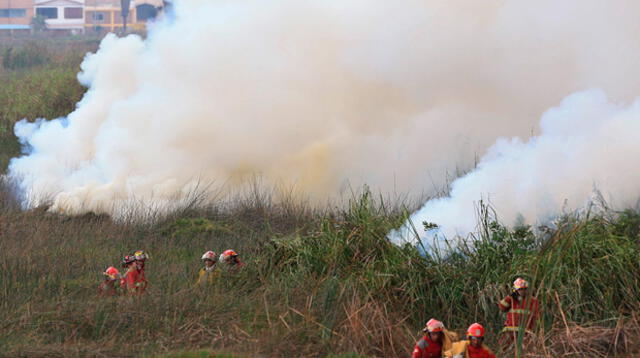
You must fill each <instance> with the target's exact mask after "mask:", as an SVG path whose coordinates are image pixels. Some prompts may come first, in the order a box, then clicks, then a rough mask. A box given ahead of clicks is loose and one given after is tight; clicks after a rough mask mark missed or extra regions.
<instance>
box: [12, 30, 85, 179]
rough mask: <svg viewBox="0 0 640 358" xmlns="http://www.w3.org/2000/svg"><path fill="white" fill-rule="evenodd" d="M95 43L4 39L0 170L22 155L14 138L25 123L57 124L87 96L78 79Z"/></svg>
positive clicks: (69, 40)
mask: <svg viewBox="0 0 640 358" xmlns="http://www.w3.org/2000/svg"><path fill="white" fill-rule="evenodd" d="M96 48H97V40H96V39H93V38H75V39H64V38H63V39H51V38H35V39H20V40H16V39H11V38H0V63H2V66H0V168H2V169H1V170H2V171H4V170H5V168H6V167H7V164H8V163H9V160H10V158H12V157H15V156H17V155H19V154H20V147H19V145H18V142H17V139H16V138H15V136H14V134H13V126H14V124H15V123H16V122H17V121H19V120H21V119H23V118H26V119H29V120H35V119H37V118H47V119H53V118H58V117H62V116H65V115H67V114H69V113H70V112H71V111H73V109H74V108H75V104H76V103H77V102H78V101H79V100H80V98H81V97H82V95H83V94H84V91H85V88H83V87H82V86H81V85H80V84H79V83H78V80H77V78H76V75H77V73H78V71H79V69H80V67H79V65H80V62H81V60H82V58H83V56H84V54H85V53H86V52H89V51H94V50H95V49H96Z"/></svg>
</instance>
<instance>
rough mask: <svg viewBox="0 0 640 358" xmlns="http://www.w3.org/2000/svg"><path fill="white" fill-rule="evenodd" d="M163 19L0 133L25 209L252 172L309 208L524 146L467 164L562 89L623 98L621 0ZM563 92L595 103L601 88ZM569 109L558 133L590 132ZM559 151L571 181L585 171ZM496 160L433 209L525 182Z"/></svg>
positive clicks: (94, 203)
mask: <svg viewBox="0 0 640 358" xmlns="http://www.w3.org/2000/svg"><path fill="white" fill-rule="evenodd" d="M174 10H175V16H174V17H172V19H171V21H164V22H162V21H161V22H159V23H156V24H155V25H154V26H153V28H152V29H151V31H150V34H149V37H148V38H147V39H146V40H143V39H141V38H140V37H138V36H135V35H130V36H127V37H126V38H116V37H115V36H113V35H111V36H107V37H106V38H105V39H104V40H103V41H102V43H101V45H100V49H99V50H98V51H97V53H95V54H91V55H88V56H87V58H86V59H85V61H84V62H83V64H82V72H81V73H80V74H79V76H78V78H79V80H80V81H81V82H82V83H83V84H84V85H86V86H87V87H88V91H87V93H86V95H85V96H84V98H83V99H82V100H81V102H80V103H78V106H77V109H76V110H75V111H74V112H72V113H70V114H69V115H68V116H67V117H66V118H62V119H55V120H50V121H46V120H38V121H35V122H28V121H22V122H20V123H18V124H17V125H16V128H15V132H16V135H17V136H18V137H19V138H20V140H21V141H22V142H23V143H24V144H25V148H26V150H28V152H27V154H26V155H25V156H23V157H20V158H16V159H14V160H12V162H11V164H10V167H9V175H10V176H12V177H15V178H17V179H18V180H20V183H21V188H22V190H23V194H24V197H25V200H26V204H27V206H31V207H32V206H37V205H40V204H42V203H43V202H44V201H45V200H52V201H53V205H52V207H51V210H54V211H61V212H65V213H69V214H79V213H84V212H88V211H93V212H97V213H110V214H114V210H115V209H114V208H117V207H118V205H119V204H122V203H126V202H129V201H131V200H132V199H135V200H136V201H139V202H143V203H148V204H150V205H162V204H163V203H168V202H172V200H174V199H175V198H176V197H180V195H181V194H186V193H189V192H191V191H192V190H193V188H194V187H195V186H196V185H198V183H211V182H212V183H214V186H213V187H215V186H216V185H221V183H227V184H229V183H230V185H233V183H238V182H241V181H242V180H243V179H244V178H246V177H248V176H252V175H254V174H260V175H262V176H263V177H264V178H265V179H266V180H267V182H268V184H273V185H275V184H284V185H292V186H295V188H296V189H297V190H299V191H300V192H303V193H306V194H309V195H310V196H312V197H313V198H315V199H319V200H324V199H326V198H328V197H331V196H334V195H337V194H339V192H340V190H342V189H343V188H344V187H345V182H347V181H348V182H349V183H350V184H351V185H352V186H354V187H357V186H359V185H362V184H368V185H370V186H371V187H372V188H373V189H374V190H381V191H383V192H391V191H394V192H413V193H419V192H422V191H427V192H428V191H429V190H431V189H432V188H434V187H436V188H437V187H439V186H441V185H443V184H444V182H445V178H446V175H445V173H446V172H452V171H454V170H455V168H469V167H471V166H472V164H473V163H474V158H475V157H476V155H482V154H484V153H485V152H486V150H487V148H489V147H490V146H491V145H492V144H493V143H494V142H495V140H496V139H497V138H501V137H509V138H510V137H517V138H522V139H521V142H518V140H517V139H516V140H513V141H511V142H505V141H501V142H499V143H498V144H496V145H494V146H493V147H492V149H491V150H490V151H489V153H488V154H487V155H488V157H486V158H484V159H483V160H482V162H483V163H488V162H491V158H493V156H496V155H497V154H496V153H500V155H498V156H505V154H504V153H502V152H503V151H508V150H516V151H517V150H519V151H520V152H522V151H524V150H523V149H522V147H530V146H531V145H530V144H529V143H530V142H526V140H527V139H528V138H529V137H530V136H531V135H532V134H534V135H535V134H537V133H539V128H540V127H539V125H538V120H539V118H540V115H541V114H542V113H543V112H545V110H546V109H548V108H550V107H552V106H555V105H557V104H558V103H559V102H560V101H561V99H562V98H564V97H565V96H567V95H568V94H570V93H573V92H576V91H581V90H584V89H585V88H600V89H602V91H604V92H605V93H606V94H607V95H608V96H609V97H610V98H611V100H612V101H614V103H617V102H620V101H621V102H630V101H632V100H633V98H635V97H636V96H637V95H638V94H640V81H638V80H637V78H638V72H639V70H638V69H639V68H640V67H639V66H638V65H639V62H640V58H639V54H640V42H639V41H637V34H638V33H640V31H639V30H640V22H638V21H637V15H638V14H639V11H638V10H640V3H638V2H636V1H617V2H606V3H605V2H603V1H595V0H594V1H589V0H575V1H562V2H558V1H536V2H531V1H504V0H501V1H497V0H496V1H483V2H469V1H455V0H454V1H452V0H446V1H445V0H443V1H424V0H420V1H418V0H415V1H414V0H402V1H394V2H390V1H382V0H379V1H378V0H366V1H365V0H326V1H311V0H278V1H275V0H273V1H266V0H260V1H258V0H243V1H237V0H234V1H223V0H218V1H216V0H207V1H204V0H182V1H180V0H178V1H176V3H175V6H174ZM577 96H578V97H579V98H586V99H583V100H580V101H578V100H576V101H578V102H580V103H581V105H584V106H586V107H589V106H590V104H589V103H583V102H585V101H586V102H589V101H590V100H594V101H599V102H598V103H599V104H600V105H603V106H605V107H607V106H608V105H606V104H602V102H603V101H604V100H602V97H603V96H604V95H602V94H598V95H595V94H581V95H577ZM568 101H569V102H571V101H572V100H568ZM604 103H608V102H607V101H604ZM565 106H570V107H571V109H570V110H571V111H573V110H577V109H576V108H574V106H573V105H569V104H563V105H561V107H559V108H560V109H561V108H564V107H565ZM576 106H577V105H576ZM586 107H585V108H586ZM598 108H600V107H598ZM577 111H578V112H579V110H577ZM627 111H632V110H631V109H628V110H627ZM613 112H615V111H612V110H611V111H604V110H603V112H599V113H602V115H603V116H602V118H599V119H598V120H605V119H607V118H609V114H611V113H613ZM623 112H624V111H623ZM549 113H552V112H548V114H547V115H546V116H550V115H551V114H549ZM580 113H582V112H580ZM625 113H627V112H625ZM570 117H571V119H566V120H562V121H564V122H566V123H570V127H568V128H570V129H573V128H574V126H575V127H578V128H581V127H585V126H595V127H597V126H598V125H599V124H598V123H600V122H598V121H597V120H595V119H594V120H593V121H590V120H587V119H586V118H583V117H581V116H577V117H576V116H574V115H572V116H570ZM545 118H546V117H545ZM562 121H561V122H562ZM549 122H551V120H549ZM629 122H633V121H632V120H630V121H629ZM544 123H545V120H544V119H543V127H544ZM595 127H594V128H595ZM588 130H589V129H588V128H587V129H585V131H588ZM594 130H595V129H594ZM628 130H629V131H628V132H627V133H628V134H629V135H632V133H633V132H632V128H629V129H628ZM554 131H555V130H553V129H549V132H550V133H553V132H554ZM621 131H623V132H625V130H624V128H623V129H622V130H621ZM545 133H546V132H545V131H544V128H543V131H542V134H541V136H540V137H539V138H543V137H544V136H545ZM589 133H592V132H589ZM600 139H601V140H602V142H600V143H593V148H591V152H589V153H588V154H594V152H595V153H600V155H602V156H604V154H602V153H603V151H604V150H605V149H607V147H608V146H609V145H610V144H611V143H607V142H605V140H616V139H615V138H609V137H606V138H605V137H600ZM505 143H511V144H509V145H507V144H505ZM518 143H520V144H518ZM512 147H513V148H512ZM550 148H554V147H550ZM532 151H535V150H532ZM573 153H575V155H577V156H579V155H583V154H585V153H586V152H585V151H580V150H576V151H574V152H573ZM515 155H516V153H514V154H508V155H506V156H507V157H511V158H514V159H512V161H519V159H517V157H514V156H515ZM530 155H532V156H535V155H534V154H530ZM540 158H542V156H541V157H540ZM569 159H570V160H571V161H572V165H573V170H575V171H577V172H576V173H575V175H574V176H572V177H570V178H575V177H582V176H585V177H588V176H589V175H592V174H594V173H596V172H597V171H596V170H592V169H589V168H581V167H577V166H576V164H577V163H586V161H584V160H576V158H573V157H572V158H567V160H569ZM484 165H485V164H482V166H484ZM556 165H557V166H562V165H563V164H562V163H559V162H558V163H556ZM610 165H611V167H609V169H610V170H612V171H618V172H619V171H621V170H622V169H623V168H626V166H625V167H613V165H625V162H622V161H620V160H616V161H614V162H612V163H610ZM482 166H481V167H479V171H478V173H483V172H482V169H483V167H482ZM487 166H489V165H488V164H487ZM502 166H503V167H504V166H508V165H506V164H503V165H502ZM541 169H548V168H541ZM505 170H507V169H503V170H502V171H500V170H497V169H495V170H493V171H487V174H477V176H483V178H482V181H481V182H482V183H483V184H482V185H481V184H475V182H473V183H470V182H471V180H469V179H467V181H464V180H465V179H461V181H459V182H457V183H456V184H455V188H454V190H458V192H460V191H464V192H465V194H464V195H462V194H458V195H457V196H456V195H455V193H452V195H454V196H452V198H453V199H452V200H450V201H449V202H451V203H454V204H450V205H452V206H449V207H448V208H461V207H463V206H464V205H466V204H469V205H473V201H474V200H476V201H477V200H478V199H479V197H480V196H481V195H483V194H488V193H491V195H492V197H493V195H496V193H495V192H494V191H495V189H496V188H497V189H500V190H502V188H503V187H504V186H505V185H506V186H508V187H507V188H504V196H505V197H509V195H511V194H513V193H518V195H520V194H521V193H520V192H519V190H525V191H526V190H533V189H535V186H527V185H524V184H522V183H517V182H515V181H508V180H505V178H503V177H499V178H498V177H496V178H492V177H491V175H494V174H495V175H502V174H504V171H505ZM528 173H529V174H530V175H532V176H533V177H526V178H525V177H522V176H518V177H513V180H520V179H522V180H527V179H528V180H529V181H540V180H543V178H544V180H545V181H547V182H548V185H549V186H554V185H555V181H554V177H553V176H551V175H549V173H544V172H536V171H535V170H533V169H529V170H528ZM579 173H582V175H579ZM600 178H601V177H594V178H588V179H587V178H585V180H586V181H589V183H591V182H593V181H595V180H599V179H600ZM493 179H495V180H496V182H495V183H494V182H492V180H493ZM460 183H463V184H460ZM467 183H468V184H467ZM486 183H493V184H491V185H489V184H486ZM498 184H500V186H496V185H498ZM614 184H615V185H617V183H615V182H611V185H614ZM467 185H469V187H468V189H461V188H462V187H466V186H467ZM571 189H572V186H571V185H561V186H558V187H554V189H553V190H552V189H549V195H552V196H553V195H557V196H554V197H553V200H552V201H553V202H559V201H562V200H564V199H565V198H566V197H571V198H572V199H574V198H575V200H573V201H572V203H573V202H575V203H576V205H578V204H579V203H580V195H582V190H580V191H579V192H575V193H574V192H571V191H565V190H571ZM603 189H605V190H606V189H608V188H603ZM626 189H634V190H635V191H633V192H628V193H627V194H628V195H637V194H638V191H637V189H638V188H637V187H636V188H631V185H630V186H627V187H626ZM212 190H213V189H212ZM621 190H622V188H621ZM527 197H531V198H534V199H539V198H538V197H537V196H536V194H535V192H533V191H529V192H527ZM539 200H546V199H539ZM539 200H533V202H534V203H537V202H538V201H539ZM467 201H468V202H467ZM506 201H508V200H506V199H505V202H506ZM430 203H432V204H427V207H430V206H429V205H435V204H433V203H442V202H441V201H436V202H430ZM496 203H497V202H496ZM439 205H444V204H439ZM496 205H497V204H496ZM532 205H534V204H532ZM536 205H537V204H536ZM525 206H526V205H525ZM534 206H535V205H534ZM535 207H536V209H535V210H534V209H531V210H525V209H521V208H520V207H518V208H516V209H518V210H520V211H521V212H522V213H523V215H532V216H531V217H528V219H532V220H534V219H535V218H536V217H537V216H539V214H540V212H542V211H544V210H545V209H543V208H540V207H539V206H535ZM510 208H511V206H510V207H508V208H507V207H505V211H506V210H510ZM498 209H499V211H500V212H501V213H502V210H501V209H500V208H498ZM436 211H438V212H440V210H439V209H438V210H436ZM422 212H423V213H424V211H422ZM434 212H435V211H434V209H429V210H428V211H427V212H426V213H427V215H428V216H429V217H431V216H432V215H433V213H434ZM444 212H446V213H448V214H447V215H451V216H447V217H446V218H443V217H441V216H438V217H434V219H433V220H431V221H436V222H437V220H442V222H446V223H447V224H446V225H450V226H451V228H452V229H451V230H452V231H451V232H455V230H456V227H457V225H458V224H457V220H458V219H461V218H460V217H458V216H457V215H458V214H464V213H466V211H464V210H462V209H456V210H453V209H451V210H449V211H447V210H443V213H444ZM443 215H444V214H443ZM436 219H437V220H436ZM466 219H467V218H466V217H465V218H464V219H463V220H466ZM462 224H464V223H462ZM465 225H466V224H465ZM466 227H467V226H464V225H463V226H460V228H461V229H462V230H466ZM463 228H464V229H463Z"/></svg>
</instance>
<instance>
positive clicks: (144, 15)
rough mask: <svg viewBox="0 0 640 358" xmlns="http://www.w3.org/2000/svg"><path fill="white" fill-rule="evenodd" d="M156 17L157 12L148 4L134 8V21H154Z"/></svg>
mask: <svg viewBox="0 0 640 358" xmlns="http://www.w3.org/2000/svg"><path fill="white" fill-rule="evenodd" d="M157 15H158V10H157V9H156V8H155V7H153V6H152V5H149V4H142V5H138V6H136V19H137V20H138V21H147V20H151V19H154V18H155V17H156V16H157Z"/></svg>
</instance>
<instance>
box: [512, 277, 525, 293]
mask: <svg viewBox="0 0 640 358" xmlns="http://www.w3.org/2000/svg"><path fill="white" fill-rule="evenodd" d="M527 287H529V282H527V280H525V279H524V278H522V277H518V278H516V280H515V281H513V289H514V290H519V289H521V288H527Z"/></svg>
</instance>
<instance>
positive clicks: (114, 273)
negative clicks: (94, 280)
mask: <svg viewBox="0 0 640 358" xmlns="http://www.w3.org/2000/svg"><path fill="white" fill-rule="evenodd" d="M103 274H104V275H105V276H107V277H109V278H110V279H112V280H115V279H116V278H118V276H119V275H120V272H119V271H118V269H117V268H115V267H113V266H110V267H109V268H108V269H107V270H106V271H105V272H103Z"/></svg>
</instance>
